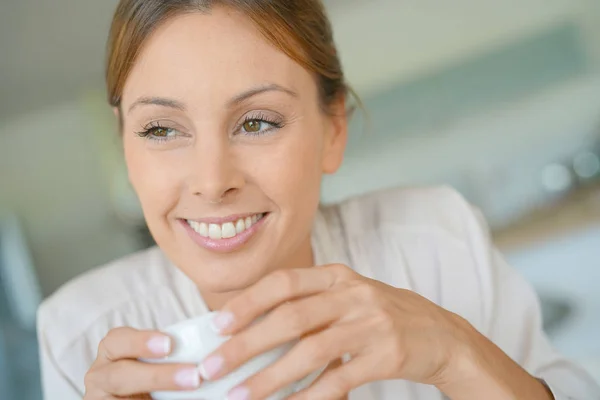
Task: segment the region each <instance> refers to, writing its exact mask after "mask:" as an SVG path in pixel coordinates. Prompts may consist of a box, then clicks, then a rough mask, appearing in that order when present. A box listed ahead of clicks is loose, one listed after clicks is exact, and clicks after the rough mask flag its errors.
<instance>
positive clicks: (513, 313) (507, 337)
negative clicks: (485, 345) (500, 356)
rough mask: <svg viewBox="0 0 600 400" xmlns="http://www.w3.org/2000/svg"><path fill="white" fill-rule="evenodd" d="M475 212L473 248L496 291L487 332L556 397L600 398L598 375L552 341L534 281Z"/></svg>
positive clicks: (566, 399) (575, 399)
mask: <svg viewBox="0 0 600 400" xmlns="http://www.w3.org/2000/svg"><path fill="white" fill-rule="evenodd" d="M471 210H472V209H471ZM471 216H472V217H474V218H472V219H471V222H472V224H470V225H471V227H470V228H471V229H470V231H471V235H470V236H471V238H472V240H471V242H472V246H473V248H474V251H473V253H474V254H475V258H478V259H479V260H478V261H479V262H478V264H480V265H482V264H487V268H486V269H487V271H486V272H487V274H486V275H488V285H487V288H488V289H489V290H490V291H491V293H492V295H491V296H490V297H488V299H489V303H490V304H489V305H488V307H486V308H487V310H486V312H487V314H488V316H487V318H486V321H487V323H486V325H487V329H486V332H485V334H486V336H487V337H488V338H489V339H490V340H491V341H493V342H494V343H495V344H496V345H498V346H499V347H500V348H501V349H502V350H503V351H504V352H505V353H506V354H507V355H508V356H510V357H511V358H512V359H513V360H514V361H515V362H517V363H518V364H519V365H521V366H522V367H523V368H524V369H526V370H527V371H528V372H529V373H530V374H531V375H533V376H534V377H536V378H538V379H540V380H542V381H543V382H544V383H545V384H546V386H547V387H548V388H549V389H550V391H551V392H552V393H553V395H554V398H555V400H600V387H599V386H598V384H597V383H596V382H595V381H594V380H593V378H592V377H591V376H590V375H589V374H588V373H587V372H586V371H585V370H584V369H583V368H581V367H579V366H577V365H576V364H575V363H573V362H571V361H569V360H567V359H566V358H565V357H563V356H562V355H561V354H559V353H558V352H557V351H556V350H555V349H554V348H553V347H552V345H551V343H550V341H549V339H548V337H547V336H546V334H545V333H544V331H543V328H542V314H541V309H540V303H539V298H538V296H537V294H536V292H535V290H534V289H533V286H532V285H531V284H530V283H529V282H528V281H527V280H526V279H525V278H524V277H523V276H522V275H521V274H520V273H519V272H518V271H517V270H516V269H514V268H512V267H511V266H509V265H508V263H507V262H506V261H505V260H504V258H503V257H502V255H501V254H500V252H499V251H498V250H497V249H496V248H495V247H494V245H493V244H492V243H491V239H489V236H490V235H489V234H488V228H487V224H485V222H484V221H483V218H482V216H481V214H480V213H479V212H478V210H475V211H474V212H472V213H471Z"/></svg>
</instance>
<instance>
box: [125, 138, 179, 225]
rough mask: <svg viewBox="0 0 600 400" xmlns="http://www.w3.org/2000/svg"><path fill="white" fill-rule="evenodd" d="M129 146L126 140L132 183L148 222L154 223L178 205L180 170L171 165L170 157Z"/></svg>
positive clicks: (143, 148) (127, 160) (143, 147)
mask: <svg viewBox="0 0 600 400" xmlns="http://www.w3.org/2000/svg"><path fill="white" fill-rule="evenodd" d="M140 141H141V140H140ZM128 142H129V141H128V140H125V146H124V148H125V162H126V164H127V171H128V174H129V181H130V182H131V185H132V186H133V189H134V190H135V192H136V194H137V196H138V198H139V200H140V203H141V205H142V209H143V211H144V215H145V217H146V219H147V220H148V222H149V223H152V221H153V220H156V219H158V218H159V217H161V215H162V214H164V213H166V212H168V210H169V208H170V207H172V206H173V204H175V203H176V202H177V199H178V193H179V190H178V187H179V179H177V168H176V166H174V165H173V163H171V162H168V160H167V158H168V157H165V156H166V154H164V153H161V152H152V151H148V150H147V149H146V148H145V146H144V143H128Z"/></svg>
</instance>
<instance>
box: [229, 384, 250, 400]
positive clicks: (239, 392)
mask: <svg viewBox="0 0 600 400" xmlns="http://www.w3.org/2000/svg"><path fill="white" fill-rule="evenodd" d="M249 398H250V390H248V388H245V387H243V386H240V387H236V388H235V389H233V390H232V391H231V392H229V394H228V395H227V400H248V399H249Z"/></svg>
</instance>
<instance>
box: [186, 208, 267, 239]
mask: <svg viewBox="0 0 600 400" xmlns="http://www.w3.org/2000/svg"><path fill="white" fill-rule="evenodd" d="M263 217H264V214H256V215H253V216H252V217H246V218H240V219H238V220H237V221H236V222H226V223H224V224H206V223H204V222H198V221H192V220H187V222H188V224H189V226H190V227H191V228H192V229H193V230H194V231H196V232H197V233H198V234H199V235H200V236H202V237H208V238H211V239H212V240H220V239H230V238H232V237H235V236H236V235H239V234H240V233H242V232H244V231H245V230H246V229H250V227H251V226H252V225H254V224H255V223H257V222H258V221H260V220H261V219H262V218H263Z"/></svg>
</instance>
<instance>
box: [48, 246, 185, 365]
mask: <svg viewBox="0 0 600 400" xmlns="http://www.w3.org/2000/svg"><path fill="white" fill-rule="evenodd" d="M173 274H174V271H172V269H171V268H169V263H168V261H167V260H166V258H165V257H164V255H163V254H162V252H161V251H160V250H159V249H158V248H151V249H148V250H144V251H141V252H138V253H135V254H132V255H129V256H127V257H125V258H122V259H119V260H116V261H113V262H111V263H109V264H107V265H105V266H101V267H98V268H95V269H93V270H91V271H88V272H87V273H84V274H82V275H81V276H79V277H77V278H75V279H73V280H71V281H70V282H68V283H66V284H65V285H63V286H62V287H61V288H60V289H58V290H57V291H56V292H55V293H54V294H53V295H51V296H50V297H48V298H47V299H46V300H45V301H44V302H43V303H42V305H41V306H40V308H39V310H38V330H39V331H40V333H41V334H43V336H44V338H45V340H46V341H47V342H48V343H49V344H51V347H52V348H53V350H54V351H55V352H56V353H57V354H59V353H62V352H63V351H64V350H65V349H67V348H68V347H69V346H70V345H71V344H72V343H73V342H74V341H75V340H76V339H78V338H80V337H81V336H83V335H84V334H86V332H88V331H89V330H90V329H92V328H93V327H94V325H95V324H97V323H98V322H99V321H100V320H102V319H103V318H105V317H112V318H114V317H115V313H119V312H120V311H121V310H122V308H123V307H126V306H127V305H131V304H132V303H136V302H137V303H139V302H140V301H142V302H143V301H144V299H146V298H149V297H150V296H151V295H152V293H154V292H155V291H156V290H157V289H159V288H160V287H164V286H165V285H168V284H169V282H171V281H172V280H173Z"/></svg>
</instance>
